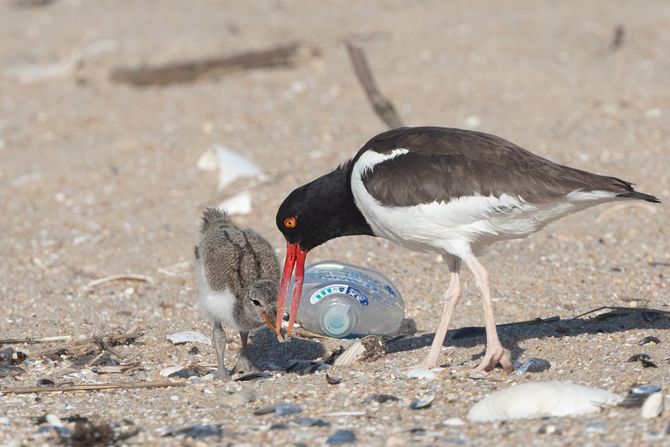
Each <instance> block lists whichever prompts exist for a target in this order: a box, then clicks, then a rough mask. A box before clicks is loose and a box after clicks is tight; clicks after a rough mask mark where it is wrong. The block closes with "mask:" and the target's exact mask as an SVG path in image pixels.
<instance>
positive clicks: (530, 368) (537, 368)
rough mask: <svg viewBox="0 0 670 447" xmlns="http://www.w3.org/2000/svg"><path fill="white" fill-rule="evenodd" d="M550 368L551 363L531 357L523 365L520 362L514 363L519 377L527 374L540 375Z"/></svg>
mask: <svg viewBox="0 0 670 447" xmlns="http://www.w3.org/2000/svg"><path fill="white" fill-rule="evenodd" d="M549 368H551V363H549V362H548V361H547V360H545V359H541V358H537V357H531V358H529V359H527V360H526V361H525V362H523V363H521V362H519V361H516V362H514V369H515V372H516V373H517V374H519V375H521V374H526V373H538V372H542V371H546V370H548V369H549Z"/></svg>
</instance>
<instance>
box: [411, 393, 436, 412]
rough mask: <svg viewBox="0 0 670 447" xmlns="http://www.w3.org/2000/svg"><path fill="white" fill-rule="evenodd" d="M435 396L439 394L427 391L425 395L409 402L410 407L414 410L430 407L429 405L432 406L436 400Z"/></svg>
mask: <svg viewBox="0 0 670 447" xmlns="http://www.w3.org/2000/svg"><path fill="white" fill-rule="evenodd" d="M435 396H437V394H436V393H435V392H434V391H431V392H429V393H426V394H424V395H423V396H420V397H419V398H418V399H416V400H415V401H414V402H412V403H411V404H409V407H410V408H411V409H412V410H419V409H422V408H428V407H430V405H431V404H432V403H433V401H434V400H435Z"/></svg>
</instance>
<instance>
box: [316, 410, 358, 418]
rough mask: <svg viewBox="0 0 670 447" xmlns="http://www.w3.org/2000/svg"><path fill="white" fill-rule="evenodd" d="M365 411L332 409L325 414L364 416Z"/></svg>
mask: <svg viewBox="0 0 670 447" xmlns="http://www.w3.org/2000/svg"><path fill="white" fill-rule="evenodd" d="M367 414H368V412H367V411H363V410H354V411H333V412H332V413H327V414H325V416H329V417H343V416H366V415H367Z"/></svg>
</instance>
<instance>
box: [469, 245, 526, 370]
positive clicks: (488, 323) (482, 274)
mask: <svg viewBox="0 0 670 447" xmlns="http://www.w3.org/2000/svg"><path fill="white" fill-rule="evenodd" d="M463 260H464V261H465V263H466V264H467V266H468V268H470V270H472V273H473V274H474V276H475V281H476V282H477V286H478V287H479V290H481V292H482V298H483V304H484V326H485V328H486V353H485V354H484V359H483V360H482V362H481V363H480V364H479V366H478V367H477V368H476V369H475V371H490V370H491V369H493V368H494V367H495V366H496V365H497V364H498V363H500V366H502V367H503V370H505V372H507V373H510V372H512V371H513V370H514V368H513V367H512V362H510V359H509V357H508V356H507V354H506V353H505V350H504V348H503V345H502V344H501V343H500V339H499V338H498V332H497V331H496V322H495V319H494V317H493V302H492V301H491V285H490V282H489V273H488V272H487V271H486V269H485V268H484V266H483V265H481V264H480V263H479V261H478V260H477V258H475V257H474V255H472V254H471V255H470V256H468V257H466V258H464V259H463Z"/></svg>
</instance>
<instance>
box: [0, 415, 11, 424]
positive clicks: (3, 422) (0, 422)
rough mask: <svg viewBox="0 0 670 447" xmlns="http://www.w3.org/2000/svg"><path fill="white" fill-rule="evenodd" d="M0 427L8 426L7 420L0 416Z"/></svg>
mask: <svg viewBox="0 0 670 447" xmlns="http://www.w3.org/2000/svg"><path fill="white" fill-rule="evenodd" d="M0 425H9V418H7V417H4V416H0Z"/></svg>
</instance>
